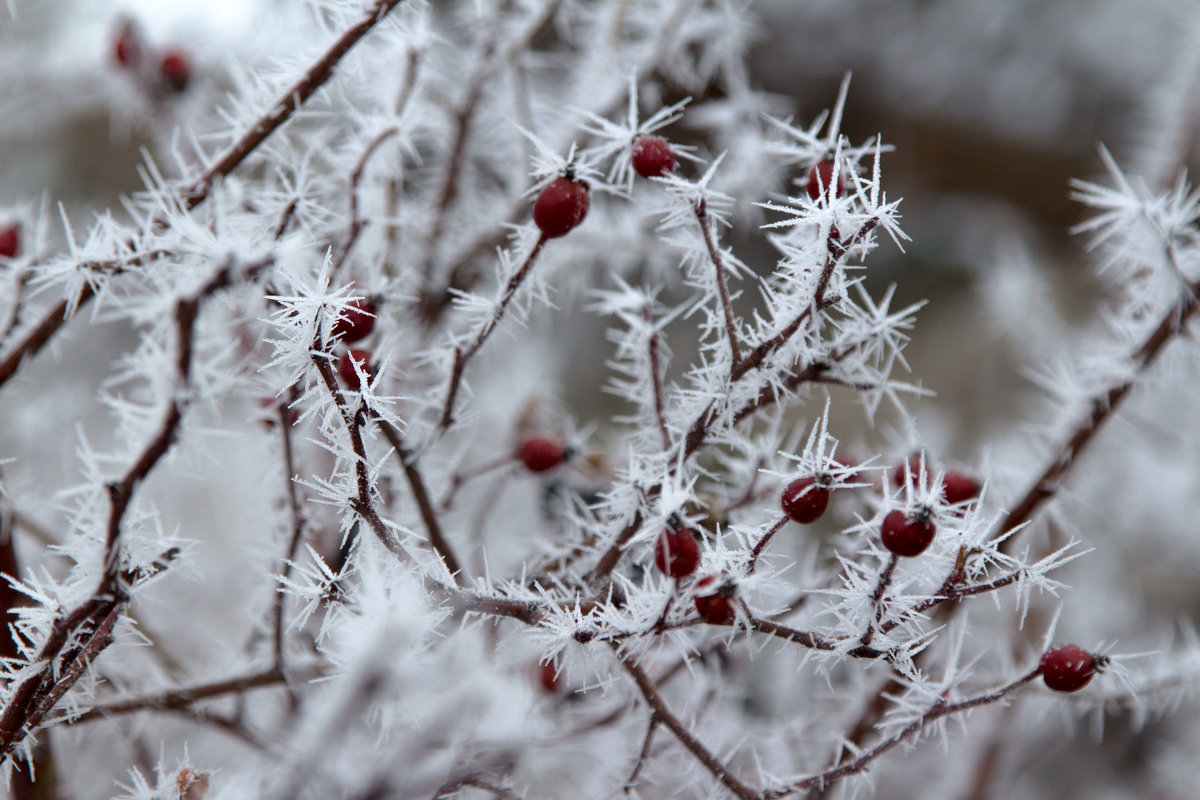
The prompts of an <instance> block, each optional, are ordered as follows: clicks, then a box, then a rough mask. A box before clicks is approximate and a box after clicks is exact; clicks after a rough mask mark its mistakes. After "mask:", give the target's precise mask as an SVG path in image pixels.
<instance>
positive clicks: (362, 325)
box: [333, 299, 375, 344]
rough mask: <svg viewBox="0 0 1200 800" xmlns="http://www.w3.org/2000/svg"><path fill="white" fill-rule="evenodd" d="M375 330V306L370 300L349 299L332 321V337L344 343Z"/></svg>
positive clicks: (355, 340) (365, 335)
mask: <svg viewBox="0 0 1200 800" xmlns="http://www.w3.org/2000/svg"><path fill="white" fill-rule="evenodd" d="M373 330H375V306H374V305H372V303H371V301H370V300H364V299H360V300H351V301H350V303H349V305H347V306H346V310H345V311H344V312H342V315H341V316H340V317H338V318H337V322H335V323H333V338H335V339H340V340H342V342H344V343H346V344H351V343H353V342H357V341H358V340H359V339H365V338H366V337H368V336H370V335H371V331H373Z"/></svg>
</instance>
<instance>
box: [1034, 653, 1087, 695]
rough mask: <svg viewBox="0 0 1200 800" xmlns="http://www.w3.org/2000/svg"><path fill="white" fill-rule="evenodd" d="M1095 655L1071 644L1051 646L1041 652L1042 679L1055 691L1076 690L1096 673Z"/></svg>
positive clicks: (1085, 684) (1040, 667) (1083, 685)
mask: <svg viewBox="0 0 1200 800" xmlns="http://www.w3.org/2000/svg"><path fill="white" fill-rule="evenodd" d="M1096 667H1097V663H1096V657H1095V656H1093V655H1092V654H1091V653H1089V652H1088V651H1087V650H1084V649H1083V648H1082V647H1078V646H1076V645H1073V644H1064V645H1061V646H1059V647H1052V648H1050V649H1049V650H1047V651H1046V652H1045V653H1043V654H1042V660H1041V663H1040V665H1039V669H1040V670H1041V672H1042V680H1044V681H1045V682H1046V685H1047V686H1049V687H1050V688H1051V689H1053V690H1054V691H1056V692H1077V691H1079V690H1080V689H1082V688H1083V687H1085V686H1087V685H1088V683H1089V682H1090V681H1091V680H1092V676H1093V675H1094V674H1096Z"/></svg>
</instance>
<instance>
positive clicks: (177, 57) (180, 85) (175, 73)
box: [158, 49, 192, 92]
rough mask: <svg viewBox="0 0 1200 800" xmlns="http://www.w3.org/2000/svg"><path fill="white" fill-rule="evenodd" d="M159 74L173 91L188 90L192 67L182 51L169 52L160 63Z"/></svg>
mask: <svg viewBox="0 0 1200 800" xmlns="http://www.w3.org/2000/svg"><path fill="white" fill-rule="evenodd" d="M158 74H159V76H160V77H161V78H162V79H163V83H165V84H166V85H167V86H168V87H169V88H170V89H171V91H174V92H183V91H186V90H187V87H188V83H190V82H191V79H192V67H191V64H190V63H189V62H188V57H187V56H186V55H184V53H183V51H181V50H174V49H172V50H167V51H166V52H165V53H163V56H162V60H161V61H159V62H158Z"/></svg>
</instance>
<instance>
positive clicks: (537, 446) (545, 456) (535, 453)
mask: <svg viewBox="0 0 1200 800" xmlns="http://www.w3.org/2000/svg"><path fill="white" fill-rule="evenodd" d="M517 457H518V458H520V459H521V463H522V464H524V465H525V468H526V469H528V470H529V471H530V472H545V471H546V470H548V469H553V468H554V467H557V466H558V465H559V464H561V463H562V462H563V459H565V458H566V457H567V451H566V449H565V448H564V447H563V446H562V445H561V444H560V443H559V441H558V440H557V439H552V438H550V437H549V436H530V437H528V438H527V439H524V440H523V441H522V442H521V444H520V445H519V446H518V447H517Z"/></svg>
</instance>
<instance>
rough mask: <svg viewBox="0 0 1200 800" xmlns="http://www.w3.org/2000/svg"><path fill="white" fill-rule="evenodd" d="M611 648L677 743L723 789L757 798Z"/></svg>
mask: <svg viewBox="0 0 1200 800" xmlns="http://www.w3.org/2000/svg"><path fill="white" fill-rule="evenodd" d="M613 649H614V651H615V652H616V654H617V657H618V658H619V659H620V661H621V666H623V667H624V668H625V671H626V672H628V673H629V676H630V677H631V678H633V682H634V683H635V684H636V685H637V688H638V691H639V692H641V694H642V697H643V698H644V699H645V700H646V704H647V705H649V706H650V708H651V710H652V712H653V713H654V715H656V716H657V717H658V719H659V722H661V723H662V724H663V725H665V726H666V727H667V729H668V730H670V731H671V733H673V734H674V735H675V738H676V739H678V740H679V743H680V744H682V745H683V746H684V747H685V748H687V750H688V752H690V753H691V754H692V755H693V756H695V757H696V760H697V761H699V762H700V763H701V764H702V765H703V766H704V768H705V769H707V770H708V771H709V772H710V773H711V774H712V776H713V777H714V778H716V779H717V781H718V782H719V783H721V784H722V785H723V786H725V788H727V789H728V790H729V791H731V792H733V793H734V794H735V795H736V796H737V797H739V798H741V800H758V798H759V793H758V792H757V791H755V790H754V789H751V788H750V787H749V786H747V785H746V784H745V783H742V781H740V780H739V779H738V778H737V776H735V775H733V774H732V773H731V772H730V771H729V769H728V768H727V767H726V766H725V765H724V764H722V763H721V761H720V760H719V759H718V758H717V757H716V756H715V755H713V753H712V751H710V750H709V749H708V748H707V747H705V746H704V744H703V743H701V742H700V740H699V739H697V738H696V737H695V736H693V735H692V732H691V731H690V730H688V727H687V726H686V725H684V724H683V723H682V722H680V721H679V718H678V717H676V716H675V714H674V713H672V711H671V709H669V708H668V707H667V704H666V703H665V702H664V701H663V699H662V697H661V696H660V695H659V693H658V686H657V685H656V684H655V683H654V681H652V680H651V679H650V677H649V676H648V675H646V673H645V671H644V670H643V669H642V668H641V667H639V666H638V665H637V664H635V663H633V661H631V660H630V659H629V658H628V657H627V656H623V655H621V653H620V652H619V651H617V649H616V647H615V646H614V648H613Z"/></svg>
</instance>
